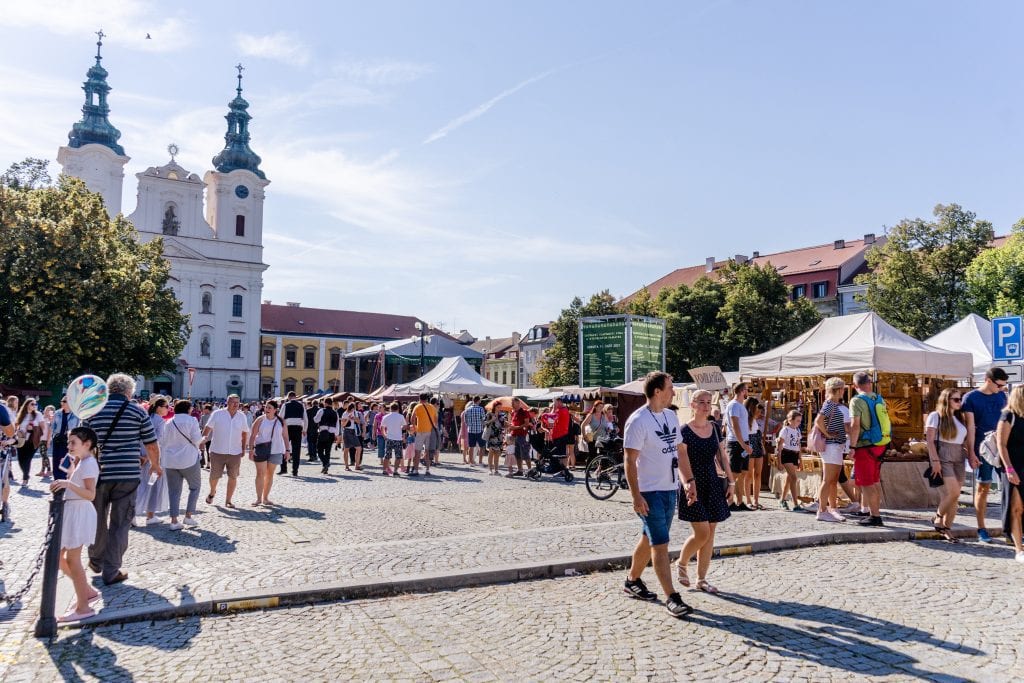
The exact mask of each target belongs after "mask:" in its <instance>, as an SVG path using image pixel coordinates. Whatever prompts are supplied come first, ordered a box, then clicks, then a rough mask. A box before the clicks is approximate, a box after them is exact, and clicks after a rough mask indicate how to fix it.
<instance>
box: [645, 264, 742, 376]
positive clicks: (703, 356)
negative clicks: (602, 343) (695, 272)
mask: <svg viewBox="0 0 1024 683" xmlns="http://www.w3.org/2000/svg"><path fill="white" fill-rule="evenodd" d="M725 294H726V289H725V285H724V284H723V283H721V282H719V281H718V280H711V279H710V278H707V277H702V278H700V279H699V280H697V281H696V282H695V283H693V286H692V287H687V286H686V285H679V286H677V287H672V288H666V289H663V290H661V291H660V292H658V297H657V299H656V300H655V308H656V314H655V315H657V316H658V317H660V318H664V319H665V369H666V370H667V371H668V372H669V373H670V374H671V375H672V377H674V378H676V380H677V381H686V380H687V379H688V375H687V374H686V371H687V370H689V369H690V368H697V367H701V366H704V365H719V366H724V367H730V366H729V363H728V360H729V354H728V353H727V352H726V349H725V347H724V346H723V344H722V338H723V337H724V336H725V330H726V324H725V321H724V320H723V319H721V318H719V316H718V313H719V311H720V310H721V309H722V306H724V305H725Z"/></svg>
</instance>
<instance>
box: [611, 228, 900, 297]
mask: <svg viewBox="0 0 1024 683" xmlns="http://www.w3.org/2000/svg"><path fill="white" fill-rule="evenodd" d="M884 239H885V238H884V237H880V238H878V241H877V242H876V243H880V242H882V241H883V240H884ZM865 246H870V245H865V244H864V240H863V239H859V240H846V241H845V244H844V246H843V247H842V248H841V249H836V248H835V243H834V242H829V243H828V244H820V245H817V246H813V247H804V248H802V249H791V250H789V251H780V252H777V253H775V254H762V255H760V256H758V257H757V258H755V259H752V260H753V262H754V263H755V264H756V265H758V266H763V265H764V264H766V263H770V264H772V265H773V266H775V268H776V270H778V271H779V274H781V275H782V276H783V277H785V276H787V275H793V274H796V273H813V272H818V271H823V270H835V269H837V268H840V267H842V266H843V264H845V263H846V262H847V261H849V260H850V259H853V258H856V257H857V256H859V255H861V254H862V253H863V251H864V249H865ZM728 263H729V260H723V261H715V265H714V269H713V270H712V271H711V272H710V273H709V272H708V270H707V266H706V265H699V266H688V267H686V268H678V269H676V270H673V271H672V272H671V273H669V274H668V275H666V276H664V277H662V278H659V279H657V280H655V281H654V282H652V283H651V284H649V285H647V291H648V292H650V294H651V296H652V297H653V296H657V295H658V292H659V291H661V290H662V289H664V288H666V287H678V286H679V285H682V284H685V285H686V286H688V287H689V286H692V285H693V283H695V282H696V281H697V280H699V279H700V278H702V277H704V276H710V277H718V275H717V271H719V270H721V269H722V268H724V267H725V266H726V265H727V264H728ZM637 293H638V292H633V293H632V294H630V295H629V296H628V297H626V298H625V299H623V301H629V300H630V299H632V298H633V297H634V296H636V295H637Z"/></svg>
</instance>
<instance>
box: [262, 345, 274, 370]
mask: <svg viewBox="0 0 1024 683" xmlns="http://www.w3.org/2000/svg"><path fill="white" fill-rule="evenodd" d="M263 367H265V368H272V367H274V350H273V349H263Z"/></svg>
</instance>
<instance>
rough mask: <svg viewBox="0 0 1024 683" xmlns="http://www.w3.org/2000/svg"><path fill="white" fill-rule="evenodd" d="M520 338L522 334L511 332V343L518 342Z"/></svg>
mask: <svg viewBox="0 0 1024 683" xmlns="http://www.w3.org/2000/svg"><path fill="white" fill-rule="evenodd" d="M520 339H522V335H521V334H519V333H518V332H513V333H512V343H513V344H518V343H519V340H520Z"/></svg>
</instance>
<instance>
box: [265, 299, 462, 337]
mask: <svg viewBox="0 0 1024 683" xmlns="http://www.w3.org/2000/svg"><path fill="white" fill-rule="evenodd" d="M261 314H262V318H261V323H260V329H261V331H262V332H264V333H286V334H287V333H292V334H310V335H331V336H337V337H358V338H368V339H403V338H405V337H411V336H413V335H417V334H419V332H418V331H417V330H416V322H417V321H418V320H419V318H415V317H413V316H409V315H391V314H388V313H362V312H359V311H335V310H331V309H327V308H304V307H302V306H280V305H278V304H263V305H262V311H261ZM430 334H442V335H444V336H446V337H448V338H449V339H451V336H450V335H447V334H444V333H443V332H441V331H440V330H430Z"/></svg>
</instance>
